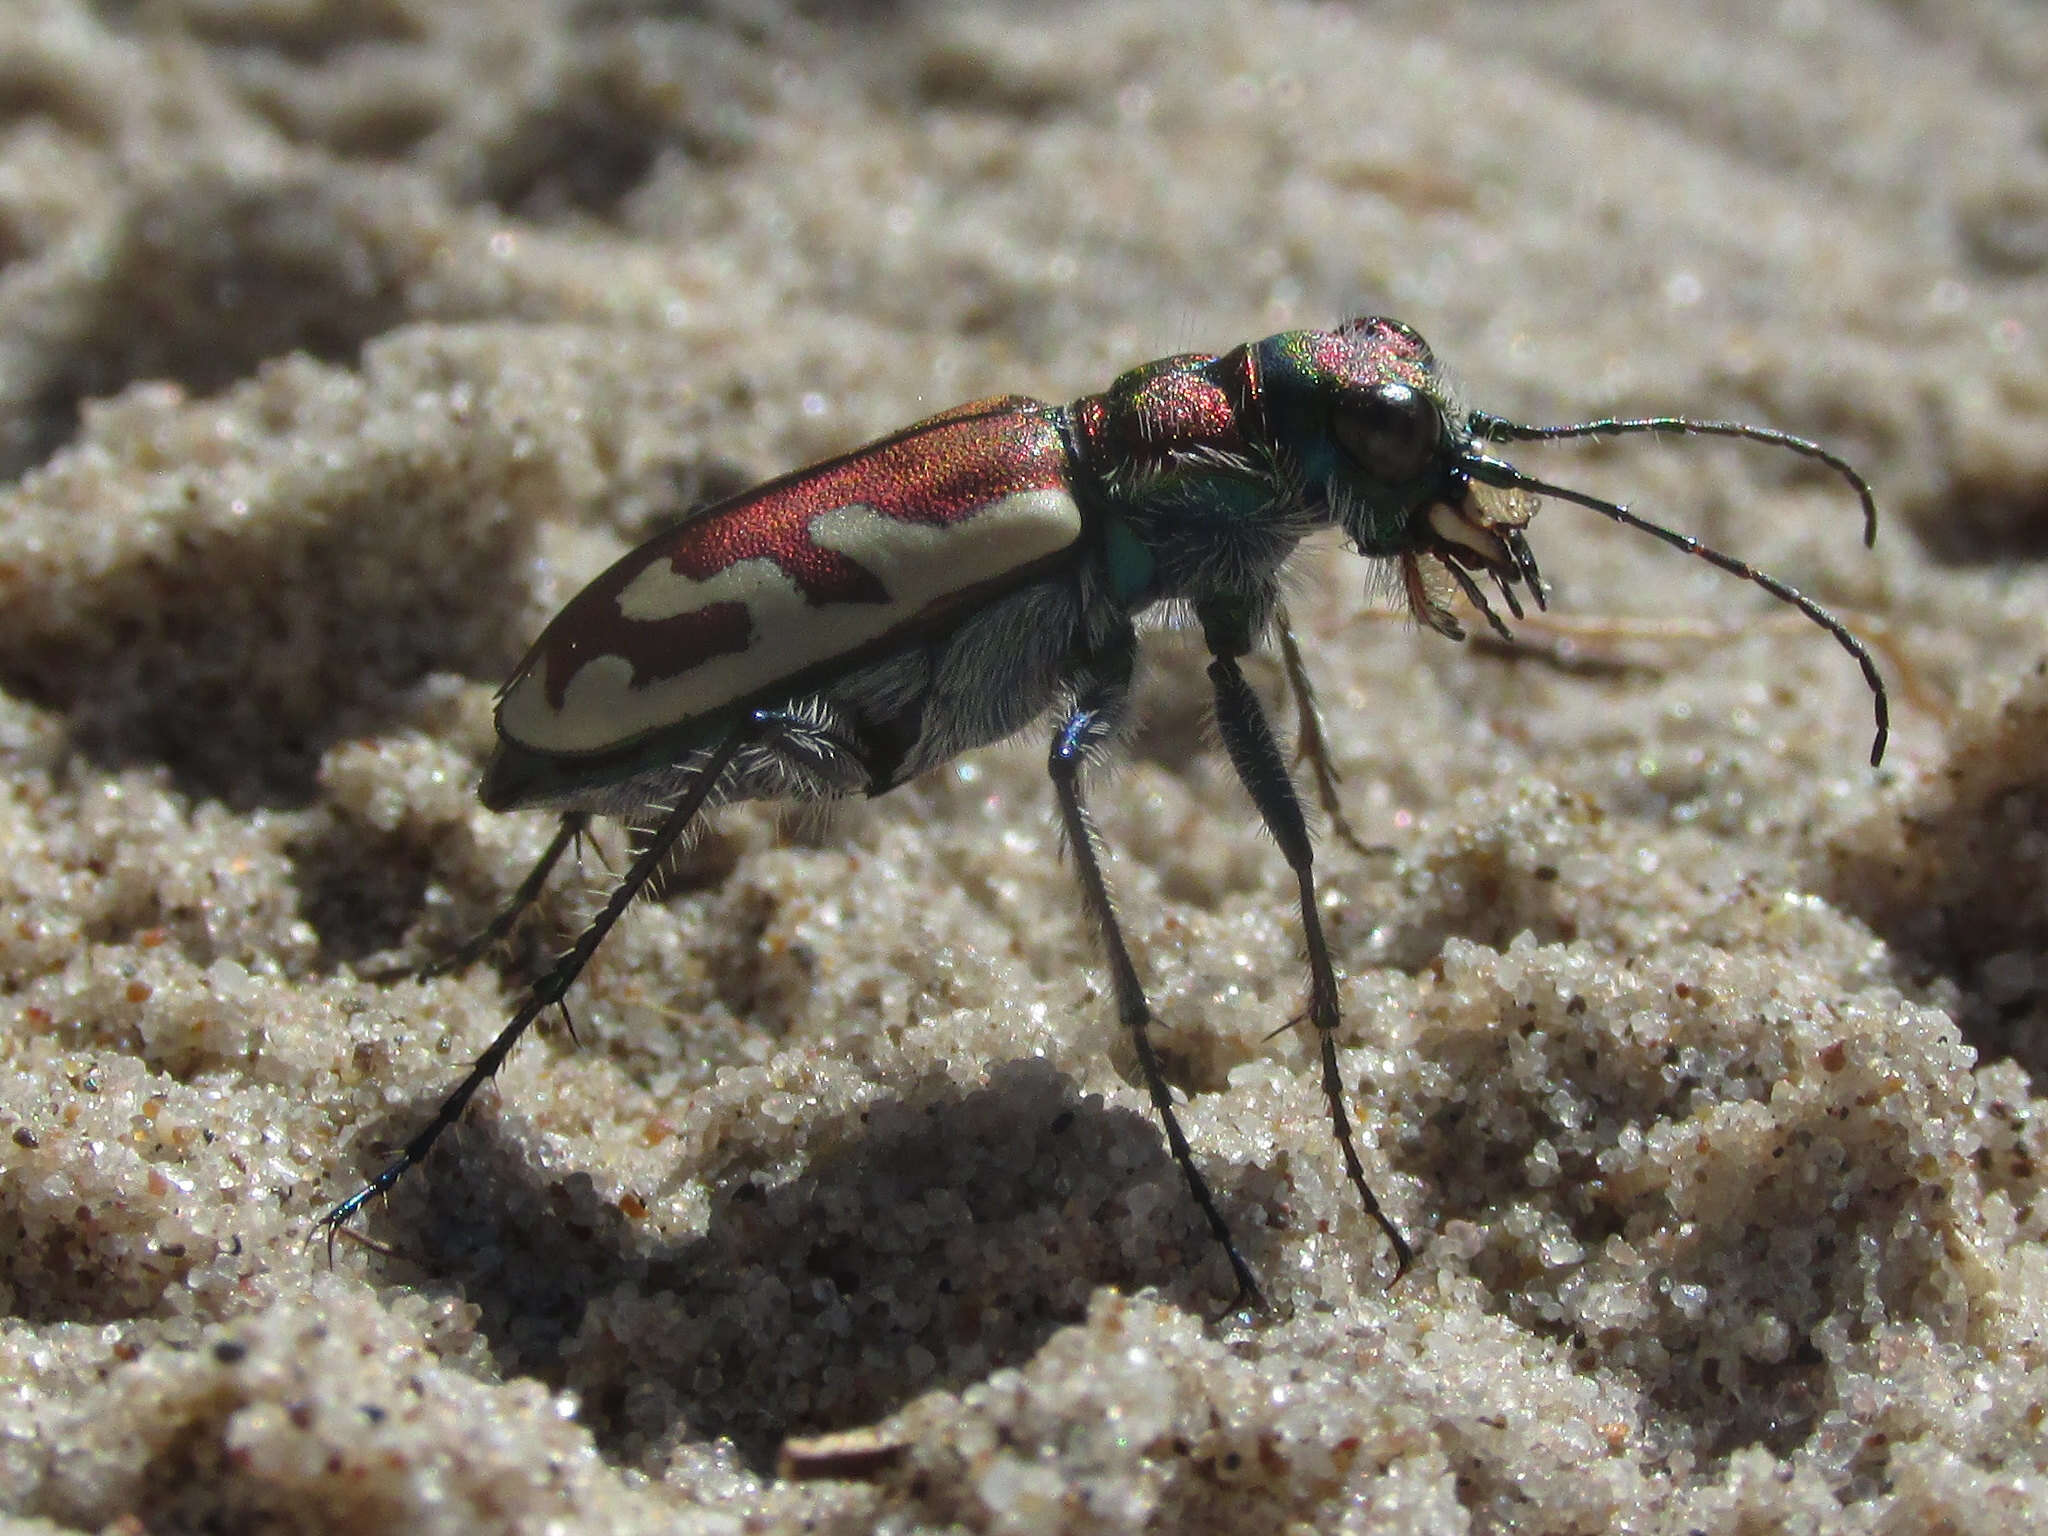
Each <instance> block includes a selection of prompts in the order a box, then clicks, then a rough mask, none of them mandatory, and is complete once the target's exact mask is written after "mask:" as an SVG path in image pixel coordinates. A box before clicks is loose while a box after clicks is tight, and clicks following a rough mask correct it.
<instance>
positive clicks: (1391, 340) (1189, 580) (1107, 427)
mask: <svg viewBox="0 0 2048 1536" xmlns="http://www.w3.org/2000/svg"><path fill="white" fill-rule="evenodd" d="M1389 386H1394V387H1398V388H1403V389H1406V390H1410V391H1413V393H1414V394H1415V395H1416V396H1419V397H1421V399H1422V400H1425V401H1427V402H1428V403H1429V405H1431V406H1433V407H1434V411H1433V412H1428V413H1418V414H1421V415H1424V416H1426V417H1427V419H1429V420H1431V421H1432V422H1438V423H1441V424H1442V425H1441V428H1440V435H1439V436H1438V437H1437V438H1436V439H1435V440H1434V441H1431V442H1429V443H1427V444H1418V445H1414V446H1416V447H1420V448H1426V449H1427V450H1428V451H1425V452H1419V453H1413V454H1410V455H1406V456H1404V455H1400V454H1396V455H1394V456H1392V458H1391V459H1390V458H1389V456H1388V455H1387V454H1384V453H1376V452H1374V451H1372V450H1373V449H1375V448H1376V447H1377V446H1379V445H1377V444H1375V443H1373V442H1372V441H1371V439H1370V432H1369V429H1364V428H1360V427H1359V425H1358V424H1359V423H1361V422H1369V421H1370V420H1371V419H1372V412H1373V409H1374V407H1375V404H1376V402H1375V400H1374V398H1373V397H1374V392H1375V391H1384V390H1385V389H1387V388H1388V387H1389ZM1071 421H1072V424H1073V431H1074V436H1075V440H1076V447H1077V454H1076V457H1077V460H1078V468H1079V474H1078V475H1077V479H1078V480H1079V481H1080V482H1081V483H1080V484H1079V485H1077V491H1079V492H1080V493H1082V494H1083V495H1084V498H1085V499H1086V500H1088V501H1089V502H1091V503H1092V504H1093V505H1094V506H1095V508H1096V510H1097V512H1098V514H1099V515H1100V516H1101V517H1102V519H1103V522H1104V526H1105V543H1106V549H1107V558H1108V564H1109V570H1110V578H1111V585H1112V588H1113V590H1114V591H1115V593H1116V595H1117V597H1118V598H1119V599H1120V600H1122V601H1124V602H1127V603H1132V604H1134V605H1135V604H1142V603H1143V602H1145V601H1146V600H1147V599H1149V598H1151V597H1154V596H1159V595H1171V596H1196V595H1199V593H1200V591H1201V590H1202V589H1204V588H1206V587H1210V586H1213V585H1215V584H1216V580H1215V578H1216V576H1217V573H1219V572H1225V571H1231V570H1235V571H1236V572H1239V573H1242V572H1245V571H1249V570H1257V569H1260V568H1262V567H1265V566H1267V565H1269V564H1270V559H1271V557H1272V556H1273V555H1275V554H1277V555H1278V556H1279V557H1280V558H1284V557H1285V550H1284V549H1275V548H1271V547H1269V546H1273V545H1274V544H1275V542H1276V540H1277V541H1285V543H1286V544H1288V545H1289V546H1291V544H1292V543H1293V542H1294V541H1297V540H1299V539H1300V538H1301V537H1302V536H1303V535H1304V534H1305V533H1308V532H1310V531H1313V530H1314V529H1315V528H1317V527H1325V526H1332V525H1335V526H1340V527H1342V528H1343V530H1344V531H1345V532H1346V533H1347V534H1348V535H1350V537H1351V539H1352V541H1353V543H1354V544H1355V545H1356V546H1357V548H1358V549H1359V551H1360V552H1361V553H1363V554H1367V555H1398V554H1403V553H1405V552H1407V551H1409V550H1410V549H1412V548H1413V546H1414V542H1415V520H1416V517H1417V514H1418V511H1419V509H1421V508H1423V507H1424V506H1425V505H1426V504H1428V503H1429V502H1431V501H1440V500H1442V501H1450V502H1452V503H1456V502H1458V501H1460V500H1461V499H1462V498H1463V495H1464V491H1465V487H1464V485H1463V484H1462V482H1459V481H1457V480H1456V479H1455V470H1456V466H1457V464H1458V462H1459V458H1460V451H1459V450H1461V449H1462V448H1464V447H1465V446H1466V444H1465V443H1464V442H1463V441H1462V428H1461V425H1460V424H1459V422H1458V419H1457V417H1456V416H1455V415H1454V414H1453V413H1452V408H1451V406H1450V404H1449V401H1448V400H1447V398H1446V394H1445V391H1444V388H1443V385H1442V383H1441V380H1440V379H1439V377H1438V374H1437V371H1436V365H1435V359H1434V358H1433V357H1432V356H1431V354H1430V352H1429V348H1428V347H1427V345H1426V344H1424V343H1423V341H1422V339H1421V338H1420V337H1419V336H1416V335H1415V333H1414V332H1412V331H1410V330H1408V329H1407V328H1406V327H1405V326H1401V325H1399V324H1398V323H1396V322H1392V321H1385V320H1377V319H1375V320H1369V321H1362V322H1353V323H1352V324H1350V325H1347V326H1343V327H1340V328H1338V329H1337V330H1334V331H1286V332H1282V333H1281V334H1279V335H1276V336H1268V337H1266V338H1265V339H1264V340H1263V341H1257V342H1253V343H1251V344H1249V345H1246V346H1241V347H1238V348H1236V349H1235V350H1233V351H1230V352H1226V353H1223V354H1221V355H1210V354H1204V353H1190V354H1186V355H1183V356H1179V357H1169V358H1164V359H1162V360H1160V361H1158V362H1153V363H1147V364H1145V365H1144V366H1142V367H1139V368H1133V369H1131V370H1130V371H1129V372H1128V373H1125V374H1124V375H1122V376H1121V377H1120V378H1118V379H1117V380H1116V381H1115V382H1114V383H1113V384H1111V385H1110V386H1109V388H1108V389H1106V390H1104V391H1103V392H1102V393H1101V394H1097V395H1089V396H1086V397H1084V398H1083V399H1081V400H1079V401H1076V402H1075V404H1074V405H1073V406H1072V407H1071ZM1453 435H1455V436H1457V437H1459V439H1460V440H1459V441H1456V442H1452V441H1447V440H1446V439H1447V438H1448V437H1451V436H1453ZM1446 450H1449V451H1446ZM1389 470H1398V471H1400V472H1399V473H1389ZM1411 470H1412V471H1413V472H1409V471H1411ZM1447 474H1449V475H1450V476H1451V477H1452V478H1447ZM1090 492H1092V494H1089V493H1090ZM1205 577H1206V578H1207V579H1205Z"/></svg>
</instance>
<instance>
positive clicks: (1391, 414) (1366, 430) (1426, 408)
mask: <svg viewBox="0 0 2048 1536" xmlns="http://www.w3.org/2000/svg"><path fill="white" fill-rule="evenodd" d="M1332 426H1333V428H1334V429H1335V431H1336V434H1337V441H1338V442H1339V443H1341V444H1343V446H1344V448H1345V451H1347V452H1348V453H1349V454H1350V455H1351V456H1352V458H1354V459H1356V460H1357V461H1358V466H1359V468H1361V469H1363V470H1364V471H1365V472H1366V474H1368V475H1370V476H1371V477H1372V478H1373V479H1374V480H1377V481H1379V482H1380V483H1381V484H1383V485H1399V484H1402V483H1404V482H1406V481H1409V480H1413V479H1415V478H1416V477H1417V476H1419V475H1421V474H1422V473H1423V472H1424V471H1425V470H1427V469H1428V468H1429V467H1430V464H1431V463H1432V462H1433V461H1434V459H1435V458H1436V453H1437V448H1438V446H1439V445H1440V444H1441V443H1442V442H1443V427H1444V424H1443V417H1442V415H1441V414H1440V413H1439V412H1438V411H1437V408H1436V402H1435V401H1433V400H1431V399H1430V398H1429V397H1428V396H1427V395H1424V394H1422V393H1421V392H1420V391H1418V390H1414V389H1411V388H1409V387H1408V386H1407V385H1406V384H1395V383H1385V384H1375V385H1373V386H1372V388H1371V389H1368V390H1366V391H1365V392H1364V393H1363V394H1361V395H1356V396H1353V397H1352V398H1350V399H1348V400H1345V401H1343V402H1341V403H1340V404H1339V405H1338V407H1337V413H1336V420H1335V421H1334V422H1333V423H1332Z"/></svg>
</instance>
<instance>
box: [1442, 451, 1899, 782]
mask: <svg viewBox="0 0 2048 1536" xmlns="http://www.w3.org/2000/svg"><path fill="white" fill-rule="evenodd" d="M1474 419H1475V421H1477V420H1479V418H1477V417H1475V418H1474ZM1670 419H1671V420H1673V421H1678V420H1681V418H1677V417H1673V418H1670ZM1485 420H1486V421H1488V422H1493V421H1497V420H1498V418H1495V417H1487V418H1485ZM1502 425H1504V426H1509V427H1512V426H1513V423H1511V422H1510V423H1502ZM1585 425H1586V426H1587V427H1597V426H1600V425H1602V424H1601V423H1597V422H1588V423H1585ZM1614 425H1616V426H1619V427H1621V428H1622V429H1624V430H1634V429H1637V428H1638V427H1640V428H1641V430H1646V431H1647V430H1655V429H1656V428H1655V425H1654V424H1652V425H1651V426H1647V427H1643V426H1641V424H1640V423H1634V422H1620V423H1615V424H1614ZM1689 425H1691V426H1694V427H1699V426H1705V427H1718V426H1721V425H1724V423H1720V422H1706V423H1690V424H1689ZM1516 430H1519V431H1521V432H1523V433H1526V434H1529V435H1532V436H1548V435H1552V434H1558V435H1564V436H1572V435H1577V434H1578V432H1579V429H1578V428H1573V427H1560V428H1552V427H1524V428H1519V429H1516ZM1763 431H1764V429H1763V428H1760V427H1759V428H1754V429H1747V428H1746V429H1744V431H1743V434H1742V435H1752V434H1754V433H1761V432H1763ZM1773 435H1774V436H1782V435H1783V434H1773ZM1792 441H1794V442H1804V441H1805V440H1804V439H1803V438H1795V439H1792ZM1806 446H1807V447H1808V448H1814V445H1813V444H1811V443H1806ZM1814 452H1815V453H1816V454H1817V455H1819V456H1821V457H1823V458H1825V459H1827V460H1828V461H1829V462H1831V463H1835V464H1837V465H1839V466H1840V467H1841V469H1842V471H1843V473H1844V474H1846V475H1847V476H1848V477H1849V478H1850V480H1851V481H1852V482H1853V483H1855V484H1856V485H1857V486H1858V487H1860V488H1861V491H1862V494H1863V495H1864V497H1865V504H1866V505H1868V504H1869V501H1868V498H1869V493H1870V487H1869V486H1868V485H1867V484H1866V483H1865V482H1864V480H1863V477H1862V476H1861V475H1859V474H1857V473H1856V472H1855V471H1854V470H1853V469H1850V468H1849V467H1848V466H1847V465H1846V464H1842V463H1841V461H1840V460H1838V459H1835V458H1833V456H1832V455H1828V454H1824V453H1822V452H1821V450H1820V449H1818V448H1814ZM1464 467H1465V470H1466V473H1468V474H1469V475H1471V477H1472V478H1473V479H1475V480H1478V481H1480V482H1481V483H1482V484H1486V485H1497V486H1500V487H1501V488H1503V489H1506V490H1522V491H1529V492H1531V493H1533V494H1534V495H1537V496H1550V497H1554V498H1556V499H1557V500H1559V501H1569V502H1572V503H1574V504H1576V505H1578V506H1581V507H1586V508H1589V509H1591V510H1592V511H1595V512H1598V513H1599V514H1600V515H1601V516H1602V517H1605V518H1608V519H1610V520H1611V521H1613V522H1617V523H1620V524H1621V525H1622V526H1623V527H1625V528H1633V529H1635V530H1636V531H1637V532H1638V533H1647V534H1649V535H1651V536H1652V537H1653V538H1658V539H1662V540H1663V541H1664V542H1665V543H1666V544H1669V545H1670V546H1671V547H1672V548H1673V549H1682V550H1684V551H1685V552H1686V553H1687V554H1688V555H1694V556H1697V557H1698V558H1699V559H1701V560H1704V561H1706V562H1707V564H1709V565H1711V566H1714V567H1716V568H1717V569H1720V570H1723V571H1726V572H1728V574H1729V575H1731V576H1740V577H1741V578H1742V579H1743V580H1744V581H1746V582H1749V583H1751V584H1752V585H1754V586H1758V587H1762V588H1763V589H1764V590H1765V591H1766V592H1768V593H1770V594H1771V596H1773V597H1775V598H1776V599H1777V600H1778V601H1779V602H1781V603H1789V604H1791V606H1793V607H1794V608H1797V609H1798V610H1799V611H1800V612H1801V613H1803V614H1805V615H1806V616H1807V618H1809V619H1811V620H1812V621H1813V622H1814V623H1815V624H1818V625H1819V626H1820V627H1821V628H1822V629H1824V630H1826V631H1827V632H1828V633H1829V634H1831V635H1833V636H1834V637H1835V641H1836V643H1837V644H1839V645H1840V646H1841V647H1842V649H1843V650H1845V651H1847V652H1848V653H1849V654H1850V655H1851V656H1853V657H1855V658H1856V665H1857V666H1859V667H1861V668H1862V669H1863V680H1864V682H1866V683H1867V684H1869V686H1870V693H1871V697H1872V700H1873V701H1874V704H1875V707H1876V711H1877V736H1876V739H1875V740H1874V741H1872V743H1871V745H1870V766H1871V767H1873V768H1875V767H1876V766H1877V765H1878V764H1879V763H1881V762H1882V761H1884V748H1885V743H1886V742H1887V741H1888V740H1889V739H1890V738H1891V729H1892V726H1891V719H1892V712H1891V700H1890V696H1889V695H1888V694H1887V693H1886V692H1885V686H1884V678H1883V677H1882V676H1881V675H1880V674H1879V673H1878V670H1877V662H1876V661H1875V660H1873V659H1872V657H1871V654H1870V651H1869V649H1868V648H1867V647H1866V646H1865V645H1864V644H1863V642H1862V641H1861V640H1858V639H1857V638H1856V636H1855V635H1853V634H1852V633H1850V631H1849V626H1848V625H1846V624H1844V623H1843V622H1842V621H1841V620H1840V619H1838V618H1836V617H1835V616H1834V615H1833V614H1832V613H1829V612H1828V611H1827V609H1825V608H1823V607H1821V605H1820V604H1819V603H1816V602H1815V601H1814V600H1813V599H1812V598H1810V597H1808V596H1807V595H1806V594H1805V593H1804V592H1801V591H1800V590H1799V589H1798V588H1797V587H1794V586H1789V585H1787V584H1786V583H1785V582H1782V581H1780V580H1778V578H1777V577H1775V576H1773V575H1771V574H1770V573H1769V572H1768V571H1760V570H1758V569H1757V568H1756V567H1755V566H1753V565H1751V564H1749V563H1748V562H1747V561H1744V560H1737V559H1736V558H1735V557H1734V556H1732V555H1724V554H1722V553H1721V551H1719V550H1718V549H1715V548H1714V547H1713V546H1712V545H1709V544H1702V543H1701V542H1700V541H1699V540H1698V539H1696V538H1694V537H1693V536H1692V535H1691V534H1689V533H1680V532H1678V531H1677V530H1676V529H1673V528H1666V527H1665V526H1664V525H1663V524H1661V523H1653V522H1651V521H1650V520H1649V519H1648V518H1644V517H1638V516H1636V514H1635V513H1633V512H1631V511H1629V509H1628V508H1627V507H1625V506H1623V505H1622V504H1621V503H1620V502H1618V501H1603V500H1602V499H1601V498H1600V497H1598V496H1589V495H1587V494H1586V493H1585V492H1584V491H1575V490H1572V489H1571V488H1570V487H1568V486H1562V485H1553V484H1551V483H1550V482H1549V481H1548V480H1538V479H1537V478H1536V477H1535V476H1533V475H1525V474H1523V473H1522V471H1521V470H1519V469H1517V468H1515V466H1514V465H1512V464H1510V463H1508V462H1506V461H1505V460H1503V459H1494V458H1488V457H1487V456H1486V455H1484V454H1478V453H1475V454H1471V455H1468V456H1467V458H1466V461H1465V466H1464Z"/></svg>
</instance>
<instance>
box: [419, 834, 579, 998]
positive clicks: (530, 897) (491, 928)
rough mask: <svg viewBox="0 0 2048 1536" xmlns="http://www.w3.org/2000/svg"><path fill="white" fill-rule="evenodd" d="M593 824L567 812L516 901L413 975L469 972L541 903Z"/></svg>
mask: <svg viewBox="0 0 2048 1536" xmlns="http://www.w3.org/2000/svg"><path fill="white" fill-rule="evenodd" d="M589 825H590V813H589V812H588V811H564V812H563V813H562V820H561V825H559V826H558V827H556V828H555V835H554V836H553V837H551V838H549V839H548V845H547V847H546V848H544V849H543V850H541V856H540V857H539V858H538V859H536V860H535V861H534V865H533V868H532V869H530V870H528V871H527V872H526V878H525V879H524V880H522V881H520V882H519V889H518V890H516V891H514V892H513V893H512V899H511V900H510V901H508V902H506V903H505V905H504V906H503V907H502V908H501V909H499V912H498V915H497V916H496V917H494V918H492V919H491V920H490V921H489V922H488V923H486V924H485V925H484V926H483V927H482V928H481V929H480V930H478V931H477V932H476V933H475V934H473V935H471V936H470V938H469V940H468V941H467V942H466V943H464V944H463V945H462V946H461V947H460V948H458V949H456V950H455V951H454V952H453V953H452V954H448V955H444V956H443V957H442V958H441V959H439V960H433V961H429V962H428V963H427V964H425V965H423V966H421V967H420V968H419V969H418V970H416V971H414V972H413V973H412V974H413V975H414V976H416V977H418V978H419V979H420V980H421V981H432V980H433V979H434V978H435V977H437V976H452V975H454V974H455V973H456V972H457V971H466V970H468V969H469V968H470V967H471V966H472V965H474V964H476V962H477V960H478V959H479V958H480V957H481V956H482V954H483V952H484V951H485V950H487V949H489V948H490V947H491V946H492V945H493V944H495V943H497V942H498V940H500V939H502V938H504V937H505V935H506V934H508V933H510V932H511V931H512V925H513V924H514V923H516V922H518V921H519V919H520V918H522V917H524V916H525V915H526V909H527V908H528V907H530V906H532V905H533V904H534V903H535V902H536V901H538V900H540V891H541V887H542V886H544V885H546V884H547V883H548V876H549V875H551V874H553V873H554V871H555V866H556V865H557V864H559V863H560V862H561V860H562V855H563V854H564V853H567V852H568V851H569V845H570V844H571V843H573V842H575V841H576V840H577V839H579V838H580V837H582V836H583V833H584V831H585V829H586V828H588V827H589Z"/></svg>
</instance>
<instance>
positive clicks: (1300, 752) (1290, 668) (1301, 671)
mask: <svg viewBox="0 0 2048 1536" xmlns="http://www.w3.org/2000/svg"><path fill="white" fill-rule="evenodd" d="M1273 628H1274V629H1275V630H1276V631H1278V633H1279V636H1280V665H1281V667H1282V668H1283V669H1284V670H1285V671H1286V673H1287V687H1288V690H1289V691H1290V692H1291V693H1293V695H1294V718H1295V729H1294V756H1295V760H1296V761H1297V762H1300V761H1306V762H1307V763H1308V766H1309V771H1310V772H1311V773H1313V774H1314V775H1315V781H1316V803H1317V804H1319V805H1320V806H1322V808H1323V816H1324V818H1325V819H1326V820H1328V822H1329V823H1330V831H1331V833H1332V834H1334V835H1335V837H1336V839H1337V841H1338V842H1340V843H1342V844H1344V845H1345V847H1347V848H1349V849H1351V851H1352V852H1354V853H1357V854H1360V855H1362V856H1364V857H1365V858H1369V859H1370V858H1378V857H1384V856H1385V855H1387V854H1390V853H1393V852H1395V850H1394V849H1392V848H1389V847H1387V846H1386V845H1385V844H1383V843H1382V844H1368V843H1367V842H1365V841H1364V840H1363V839H1362V838H1360V837H1359V835H1358V834H1357V832H1355V831H1353V830H1352V826H1351V820H1350V818H1349V817H1347V816H1346V815H1345V814H1344V802H1343V799H1342V798H1341V797H1340V796H1339V795H1338V793H1337V785H1338V783H1339V781H1340V777H1341V776H1340V775H1339V774H1338V772H1337V765H1336V764H1335V763H1334V762H1332V761H1331V760H1330V740H1329V738H1328V737H1327V736H1325V735H1324V734H1323V709H1322V705H1321V704H1320V703H1319V702H1318V701H1317V699H1316V689H1315V684H1314V683H1313V682H1311V681H1310V680H1309V675H1308V663H1307V662H1305V661H1304V660H1302V655H1301V646H1300V645H1299V644H1298V643H1297V642H1296V641H1295V638H1294V626H1293V624H1292V623H1291V622H1289V620H1288V617H1287V609H1286V608H1285V607H1284V606H1280V605H1275V607H1274V609H1273Z"/></svg>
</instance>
